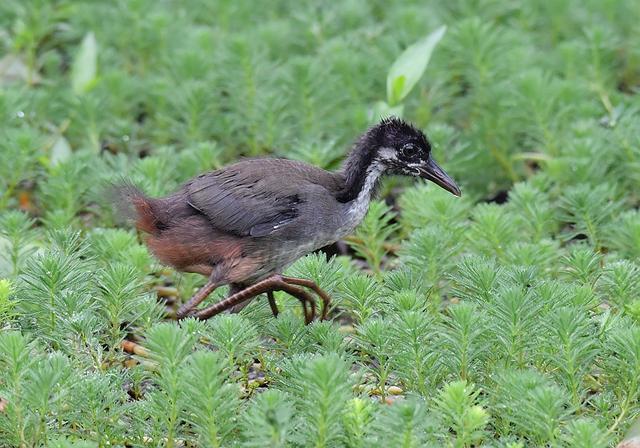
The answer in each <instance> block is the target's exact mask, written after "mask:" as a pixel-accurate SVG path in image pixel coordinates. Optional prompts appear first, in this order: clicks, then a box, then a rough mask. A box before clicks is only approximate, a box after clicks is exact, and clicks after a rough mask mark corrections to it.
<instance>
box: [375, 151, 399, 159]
mask: <svg viewBox="0 0 640 448" xmlns="http://www.w3.org/2000/svg"><path fill="white" fill-rule="evenodd" d="M378 159H379V160H398V155H397V153H396V150H395V149H393V148H380V149H379V150H378Z"/></svg>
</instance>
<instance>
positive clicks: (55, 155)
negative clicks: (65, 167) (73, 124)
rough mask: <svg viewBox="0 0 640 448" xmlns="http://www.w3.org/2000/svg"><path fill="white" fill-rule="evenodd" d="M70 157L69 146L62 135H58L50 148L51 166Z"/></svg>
mask: <svg viewBox="0 0 640 448" xmlns="http://www.w3.org/2000/svg"><path fill="white" fill-rule="evenodd" d="M69 157H71V146H69V142H68V141H67V139H66V138H64V135H60V136H59V137H58V139H57V140H56V142H55V143H54V144H53V147H52V148H51V159H50V164H51V166H56V165H57V164H59V163H61V162H64V161H65V160H67V159H68V158H69Z"/></svg>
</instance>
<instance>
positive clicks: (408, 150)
mask: <svg viewBox="0 0 640 448" xmlns="http://www.w3.org/2000/svg"><path fill="white" fill-rule="evenodd" d="M400 152H401V153H402V155H403V156H406V157H411V156H414V155H415V154H416V153H417V152H418V148H417V147H416V145H414V144H413V143H407V144H406V145H404V146H403V147H402V148H401V149H400Z"/></svg>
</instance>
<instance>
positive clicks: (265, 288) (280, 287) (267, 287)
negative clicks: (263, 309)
mask: <svg viewBox="0 0 640 448" xmlns="http://www.w3.org/2000/svg"><path fill="white" fill-rule="evenodd" d="M270 291H284V292H286V293H288V294H290V295H292V296H294V297H295V298H297V299H298V300H300V301H301V302H302V303H303V308H304V310H305V311H304V312H305V322H306V323H309V322H311V320H313V318H314V317H315V310H316V306H315V300H314V298H313V297H312V296H311V295H310V294H309V293H307V292H306V291H305V290H304V289H302V288H298V287H297V286H293V285H289V284H287V283H285V282H284V281H283V280H282V277H281V276H280V275H273V276H271V277H269V278H266V279H264V280H262V281H259V282H258V283H256V284H254V285H251V286H249V287H248V288H245V289H243V290H242V291H240V292H238V293H236V294H233V295H231V296H229V297H227V298H226V299H224V300H221V301H220V302H218V303H215V304H213V305H211V306H209V307H208V308H205V309H203V310H200V311H198V312H197V313H195V314H194V316H195V317H197V318H198V319H202V320H204V319H209V318H210V317H212V316H215V315H216V314H219V313H221V312H223V311H225V310H227V309H229V308H231V307H232V306H235V305H237V304H239V303H242V302H245V301H247V300H249V299H251V298H253V297H255V296H257V295H259V294H262V293H265V292H270ZM306 302H309V303H310V304H311V313H307V310H306V307H305V306H304V305H305V303H306Z"/></svg>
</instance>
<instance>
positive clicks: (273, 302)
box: [267, 291, 307, 317]
mask: <svg viewBox="0 0 640 448" xmlns="http://www.w3.org/2000/svg"><path fill="white" fill-rule="evenodd" d="M267 299H268V300H269V306H270V307H271V312H272V313H273V317H278V305H277V304H276V299H275V298H274V297H273V291H267ZM303 306H304V305H303ZM304 314H305V316H306V315H307V311H306V309H305V312H304Z"/></svg>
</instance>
